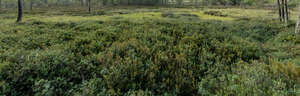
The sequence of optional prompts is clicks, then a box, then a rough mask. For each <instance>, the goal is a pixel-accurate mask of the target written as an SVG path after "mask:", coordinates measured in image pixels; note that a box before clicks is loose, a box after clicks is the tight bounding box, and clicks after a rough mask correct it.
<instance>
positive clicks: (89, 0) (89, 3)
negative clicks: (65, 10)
mask: <svg viewBox="0 0 300 96" xmlns="http://www.w3.org/2000/svg"><path fill="white" fill-rule="evenodd" d="M88 7H89V13H91V0H88Z"/></svg>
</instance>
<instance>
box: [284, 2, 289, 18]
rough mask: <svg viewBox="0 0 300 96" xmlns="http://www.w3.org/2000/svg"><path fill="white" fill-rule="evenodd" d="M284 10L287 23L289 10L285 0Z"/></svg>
mask: <svg viewBox="0 0 300 96" xmlns="http://www.w3.org/2000/svg"><path fill="white" fill-rule="evenodd" d="M284 12H285V18H284V19H285V22H286V23H288V20H289V10H288V3H287V0H284Z"/></svg>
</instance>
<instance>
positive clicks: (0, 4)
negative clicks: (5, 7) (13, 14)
mask: <svg viewBox="0 0 300 96" xmlns="http://www.w3.org/2000/svg"><path fill="white" fill-rule="evenodd" d="M0 8H2V0H0Z"/></svg>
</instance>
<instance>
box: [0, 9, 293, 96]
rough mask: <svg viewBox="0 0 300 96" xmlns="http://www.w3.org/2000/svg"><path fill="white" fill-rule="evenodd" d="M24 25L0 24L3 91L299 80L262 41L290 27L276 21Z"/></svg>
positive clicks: (218, 87) (82, 91)
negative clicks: (4, 27) (275, 64)
mask: <svg viewBox="0 0 300 96" xmlns="http://www.w3.org/2000/svg"><path fill="white" fill-rule="evenodd" d="M166 16H169V15H166ZM32 24H36V26H33V25H32ZM10 26H11V27H14V26H15V25H10ZM18 26H22V27H20V28H18V29H15V30H17V32H15V33H10V34H2V33H1V32H0V34H1V35H3V36H1V37H0V44H1V46H0V63H1V64H0V65H2V68H1V73H0V90H1V91H0V92H1V93H0V95H79V96H82V95H136V94H140V95H249V94H251V95H291V93H289V92H290V91H293V88H294V87H295V84H296V83H295V81H294V80H295V79H288V78H285V77H284V74H282V73H284V72H281V71H279V72H277V71H276V72H275V71H274V70H280V69H274V68H273V69H270V68H269V66H268V64H269V62H267V61H268V59H267V57H268V54H269V53H268V52H271V51H266V50H269V49H268V47H265V46H261V45H262V44H264V43H266V42H270V40H275V39H276V40H277V39H278V38H277V35H278V34H283V33H282V32H281V30H279V29H281V26H280V25H278V24H277V23H273V22H270V21H264V22H261V21H247V22H246V21H237V22H234V23H232V22H231V23H230V22H211V21H203V22H193V23H186V22H180V21H178V22H164V21H155V20H154V21H147V22H143V23H137V22H130V21H105V22H102V21H89V22H67V23H54V22H49V23H45V22H40V21H38V22H37V21H32V22H28V23H25V24H23V25H18ZM50 29H51V30H50ZM20 30H22V31H20ZM280 36H281V35H280ZM280 40H284V41H286V42H295V43H294V44H298V43H297V40H298V39H295V38H293V37H291V38H284V39H280ZM295 46H296V45H295ZM273 58H276V57H273ZM270 64H272V63H270ZM292 94H293V93H292Z"/></svg>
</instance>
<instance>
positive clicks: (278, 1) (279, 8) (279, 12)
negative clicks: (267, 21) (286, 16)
mask: <svg viewBox="0 0 300 96" xmlns="http://www.w3.org/2000/svg"><path fill="white" fill-rule="evenodd" d="M277 5H278V16H279V20H280V22H281V21H282V19H281V18H282V17H281V16H282V13H281V4H280V0H277Z"/></svg>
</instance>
